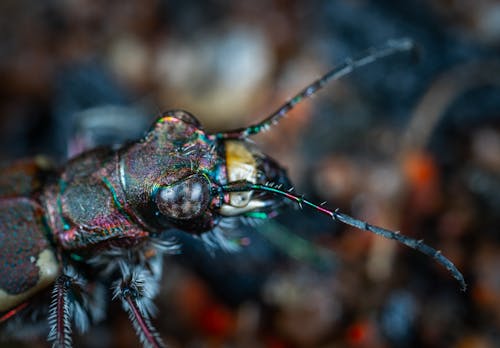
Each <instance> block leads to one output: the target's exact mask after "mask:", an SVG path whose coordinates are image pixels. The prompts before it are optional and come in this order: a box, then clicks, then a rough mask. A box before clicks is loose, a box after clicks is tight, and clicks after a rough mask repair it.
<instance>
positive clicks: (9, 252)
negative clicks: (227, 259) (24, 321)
mask: <svg viewBox="0 0 500 348" xmlns="http://www.w3.org/2000/svg"><path fill="white" fill-rule="evenodd" d="M412 48H413V43H412V41H411V40H409V39H398V40H389V41H388V42H387V43H385V44H384V45H382V46H380V47H378V48H375V49H372V50H371V51H369V52H368V53H365V54H363V55H361V56H359V57H358V58H355V59H347V60H346V61H345V62H344V63H343V64H341V65H340V66H338V67H336V68H334V69H333V70H331V71H329V72H328V73H326V74H325V75H323V76H322V77H321V78H319V79H317V80H316V81H314V82H313V83H311V84H309V85H308V86H307V87H306V88H304V89H303V90H302V91H301V92H299V93H298V94H297V95H296V96H295V97H293V98H292V99H290V100H289V101H288V102H286V103H285V104H283V105H282V106H280V107H279V108H278V109H277V110H276V111H275V112H274V113H272V114H271V115H270V116H268V117H267V118H265V119H264V120H263V121H261V122H259V123H256V124H254V125H251V126H249V127H245V128H240V129H235V130H231V131H227V132H221V133H213V134H209V133H206V132H205V131H204V129H203V127H202V126H201V124H200V123H199V121H198V120H197V119H196V117H194V116H193V115H191V114H190V113H188V112H186V111H182V110H173V111H168V112H165V113H164V114H162V115H161V116H160V117H159V118H158V119H157V120H156V122H154V124H153V125H152V127H151V129H150V130H149V131H148V132H147V133H146V135H145V136H144V137H143V138H142V139H141V140H139V141H136V142H132V143H128V144H125V145H123V146H121V147H119V148H112V147H101V148H97V149H93V150H89V151H87V152H84V153H82V154H80V155H78V156H77V157H75V158H73V159H71V160H70V161H69V162H67V163H66V164H65V165H64V166H63V167H62V168H59V169H56V168H54V167H51V166H50V165H48V164H47V162H46V161H44V160H43V159H41V158H35V159H32V160H25V161H21V162H18V163H16V164H14V165H11V166H9V167H6V168H4V169H3V171H2V177H1V179H0V197H1V198H0V248H1V254H0V312H1V313H2V314H1V316H0V323H6V322H7V321H10V320H11V319H13V318H14V317H18V315H20V314H22V313H23V312H27V311H29V310H30V308H31V307H32V302H33V303H35V302H36V301H34V299H35V298H38V297H42V298H43V296H45V297H47V296H48V295H47V293H48V291H49V290H50V289H52V293H51V295H50V297H51V299H50V305H49V306H45V311H48V321H49V328H50V332H49V335H48V340H49V341H50V342H52V343H53V346H56V347H70V346H71V344H72V340H71V334H72V326H73V324H72V323H74V325H75V326H76V328H77V329H78V330H79V331H81V332H83V331H85V330H86V328H87V327H88V325H89V323H91V322H96V321H98V320H100V319H102V317H103V316H104V314H103V311H104V310H103V306H104V304H103V303H104V302H105V301H104V296H105V294H106V292H109V291H108V289H109V288H111V289H112V291H111V292H112V294H110V295H109V296H112V297H113V298H115V299H119V300H120V301H121V302H122V306H123V308H124V310H125V311H127V312H128V315H129V317H130V320H131V322H132V324H133V326H134V328H135V331H136V333H137V335H138V336H139V339H140V341H141V342H142V344H143V345H144V346H145V347H161V346H163V343H162V340H161V338H160V336H159V335H158V333H157V331H156V330H155V329H154V327H153V325H152V323H151V318H152V316H153V313H154V305H153V302H152V301H153V298H154V297H155V296H156V295H157V294H158V291H159V289H158V282H159V279H160V277H161V273H162V256H163V255H164V254H166V253H169V252H173V251H174V250H175V248H176V246H175V244H173V243H171V242H169V241H165V240H164V239H163V238H162V234H163V233H164V232H165V231H167V230H171V229H178V230H181V231H184V232H186V233H189V234H193V235H196V236H200V237H201V238H202V239H204V240H206V241H207V242H213V241H216V242H220V243H224V232H225V228H227V226H225V224H226V223H227V222H228V221H233V220H235V219H238V218H241V217H245V218H254V219H268V218H271V217H273V216H275V215H276V214H277V212H278V211H279V210H280V209H281V208H282V207H283V206H284V205H285V203H286V202H290V201H291V202H294V203H296V204H297V205H298V206H300V207H301V208H302V207H303V206H308V207H310V208H313V209H315V210H316V211H318V212H320V213H323V214H326V215H327V216H329V217H330V218H332V219H333V220H337V221H340V222H342V223H344V224H348V225H351V226H354V227H356V228H358V229H361V230H366V231H369V232H373V233H375V234H378V235H381V236H383V237H386V238H389V239H394V240H396V241H398V242H401V243H403V244H405V245H407V246H409V247H411V248H414V249H416V250H418V251H420V252H422V253H424V254H426V255H429V256H431V257H432V258H433V259H435V260H436V261H437V262H438V263H440V264H441V265H443V266H444V267H446V268H447V269H448V270H449V271H450V272H451V274H452V276H453V277H455V278H456V279H457V280H458V281H459V283H460V285H461V288H462V289H463V290H465V288H466V284H465V281H464V278H463V276H462V274H461V273H460V271H459V270H458V269H457V268H456V267H455V266H454V264H453V263H452V262H451V261H450V260H449V259H447V258H446V257H445V256H443V255H442V254H441V253H440V252H439V251H438V250H436V249H434V248H432V247H430V246H428V245H426V244H424V243H423V241H418V240H414V239H412V238H409V237H406V236H403V235H401V234H399V233H398V232H394V231H390V230H387V229H384V228H380V227H377V226H373V225H370V224H368V223H366V222H363V221H360V220H358V219H355V218H352V217H350V216H349V215H346V214H344V213H341V212H339V211H338V210H329V209H327V208H325V207H323V206H322V205H318V204H315V203H313V202H311V201H309V200H307V199H305V198H303V197H302V196H300V195H296V194H294V193H293V192H292V190H291V189H292V186H291V183H290V181H289V179H288V177H287V174H286V171H285V170H284V169H283V168H282V167H281V166H280V165H279V164H278V163H277V162H276V161H275V160H273V159H272V158H270V157H269V156H266V155H265V154H263V153H261V152H260V151H259V150H258V149H257V148H256V147H255V146H254V145H253V144H251V143H250V142H249V141H248V138H249V137H250V136H252V135H255V134H258V133H260V132H262V131H265V130H267V129H269V128H270V127H271V126H272V125H273V124H276V123H278V122H279V121H280V120H281V119H282V118H283V117H284V116H285V115H286V114H287V113H288V112H289V111H290V110H291V109H292V108H293V107H294V106H295V105H296V104H297V103H299V102H301V101H302V100H304V99H306V98H308V97H310V96H311V95H313V94H315V93H316V92H317V91H318V90H320V89H321V88H323V86H324V85H325V84H326V83H327V82H329V81H333V80H336V79H339V78H340V77H342V76H345V75H347V74H349V73H350V72H351V71H353V70H354V69H356V68H358V67H361V66H363V65H366V64H369V63H372V62H374V61H376V60H377V59H379V58H383V57H387V56H389V55H392V54H395V53H397V52H405V51H409V50H411V49H412ZM230 228H233V227H232V226H230ZM47 307H48V308H47ZM42 313H43V312H42Z"/></svg>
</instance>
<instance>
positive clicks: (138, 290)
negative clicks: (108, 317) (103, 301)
mask: <svg viewBox="0 0 500 348" xmlns="http://www.w3.org/2000/svg"><path fill="white" fill-rule="evenodd" d="M120 268H121V270H122V279H120V280H118V281H116V282H115V284H114V294H113V299H115V298H120V299H121V301H122V306H123V309H124V310H125V311H126V312H127V313H128V317H129V319H130V321H131V322H132V325H133V326H134V329H135V332H136V333H137V336H139V339H140V340H141V343H142V344H143V345H144V347H151V348H159V347H165V345H164V344H163V342H162V340H161V338H160V337H159V335H158V333H157V331H156V329H155V328H154V327H153V325H152V324H151V316H152V315H153V314H154V313H153V312H154V310H155V307H154V305H153V302H152V299H151V298H152V294H151V289H150V287H151V285H152V284H154V282H155V280H154V279H153V277H152V275H151V273H150V272H148V271H147V270H145V269H144V268H143V267H136V268H135V269H130V267H128V266H127V265H125V264H124V263H122V264H120Z"/></svg>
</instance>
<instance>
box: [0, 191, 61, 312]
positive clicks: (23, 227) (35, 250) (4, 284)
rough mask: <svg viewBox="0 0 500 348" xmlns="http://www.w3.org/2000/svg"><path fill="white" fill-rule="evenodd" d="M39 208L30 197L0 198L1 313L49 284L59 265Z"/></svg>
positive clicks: (54, 276)
mask: <svg viewBox="0 0 500 348" xmlns="http://www.w3.org/2000/svg"><path fill="white" fill-rule="evenodd" d="M47 236H48V231H47V227H46V224H45V223H44V216H43V211H42V208H41V207H40V206H39V205H38V204H37V203H36V202H35V201H33V200H31V199H29V198H11V199H0V250H1V252H0V311H5V310H9V309H11V308H13V307H14V306H16V305H18V304H20V303H22V302H23V301H24V300H26V299H28V298H29V297H30V296H32V295H33V294H34V293H37V292H38V291H40V290H42V289H44V288H46V287H47V286H48V285H50V284H51V283H52V282H53V281H54V280H55V278H56V277H57V275H58V273H59V264H58V262H57V261H56V258H55V254H54V251H53V250H52V247H51V245H50V243H49V240H48V239H47Z"/></svg>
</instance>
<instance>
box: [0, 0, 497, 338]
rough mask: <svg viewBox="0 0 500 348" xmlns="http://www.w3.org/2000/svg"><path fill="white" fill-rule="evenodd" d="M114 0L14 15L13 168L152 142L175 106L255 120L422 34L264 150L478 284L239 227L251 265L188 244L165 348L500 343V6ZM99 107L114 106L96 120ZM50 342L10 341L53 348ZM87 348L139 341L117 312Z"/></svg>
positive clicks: (6, 84)
mask: <svg viewBox="0 0 500 348" xmlns="http://www.w3.org/2000/svg"><path fill="white" fill-rule="evenodd" d="M103 3H104V2H100V1H92V0H74V1H67V2H59V1H45V2H43V3H42V2H40V3H38V2H32V1H13V0H3V1H2V2H0V13H1V15H0V32H1V33H2V39H1V40H0V81H2V83H1V85H0V159H1V160H2V161H8V160H12V159H15V158H21V157H26V156H32V155H35V154H40V153H43V154H47V155H50V156H52V157H54V158H55V159H56V160H57V161H59V163H63V162H64V160H65V158H66V157H67V156H68V153H73V152H75V151H77V149H78V147H79V144H80V143H79V141H80V140H81V138H82V137H84V136H85V135H90V136H91V137H92V138H91V139H90V140H89V139H88V140H87V141H88V142H90V143H96V144H97V143H105V142H110V141H111V142H115V141H117V140H119V141H124V140H126V139H133V138H137V137H140V136H141V135H142V134H143V132H144V131H145V130H146V129H147V127H148V124H149V123H150V122H151V121H152V120H153V119H154V117H155V115H157V114H158V112H159V111H162V110H167V109H173V108H182V109H186V110H188V111H190V112H192V113H193V114H195V115H197V116H198V117H199V118H200V120H201V121H202V123H203V124H204V125H205V127H206V128H207V129H210V130H222V129H228V128H233V127H241V126H244V125H248V124H250V123H251V122H255V121H256V120H259V119H262V118H263V117H264V116H265V115H266V114H268V113H270V112H271V111H274V109H275V108H276V107H278V106H279V105H280V104H281V103H282V102H283V101H285V100H286V99H287V98H288V97H290V96H292V95H293V93H295V92H296V91H298V90H299V89H300V88H301V87H303V86H305V85H306V84H307V83H308V82H310V81H312V80H313V79H314V78H316V77H318V76H319V75H321V74H322V73H323V72H325V71H326V70H328V69H329V68H331V67H332V66H334V65H335V64H337V63H339V62H341V61H342V59H344V58H346V57H348V56H350V55H353V54H356V53H358V52H360V51H362V50H364V49H366V48H368V47H371V46H374V45H378V44H381V43H383V42H385V41H386V40H387V39H389V38H395V37H402V36H406V37H410V38H412V39H413V40H414V41H415V42H416V43H417V45H418V48H419V50H418V55H408V54H400V55H396V56H393V57H391V58H388V59H386V60H383V61H380V62H378V63H376V64H374V65H370V66H368V67H366V68H363V69H361V70H359V71H357V72H355V73H354V74H352V75H350V76H349V77H347V78H345V79H343V80H342V81H339V82H336V83H333V84H332V85H331V86H329V87H327V88H326V89H325V90H323V91H321V92H320V93H319V94H318V95H317V96H316V97H315V98H313V99H312V100H309V101H306V102H304V103H303V104H301V105H300V106H299V107H297V108H296V110H294V111H293V112H292V113H291V114H290V115H289V117H288V118H287V119H286V120H284V121H283V122H282V123H280V125H279V126H277V127H275V129H274V130H272V131H270V132H268V133H266V134H264V135H262V136H258V137H256V138H255V141H256V142H257V143H258V144H259V146H261V148H262V149H263V151H264V152H266V153H270V154H272V155H273V156H274V157H275V158H276V159H278V160H279V162H280V163H281V164H282V165H283V166H285V167H287V168H288V172H289V174H290V177H291V179H292V180H293V182H294V183H295V185H296V188H297V190H298V191H299V192H303V193H305V194H306V196H307V197H308V198H311V199H313V200H314V201H317V202H321V201H325V200H326V201H328V206H330V207H340V208H341V209H342V210H343V211H346V212H349V213H350V214H351V215H353V216H355V217H358V218H361V219H364V220H367V221H370V222H372V223H375V224H378V225H381V226H385V227H388V228H391V229H393V230H401V231H402V233H404V234H407V235H410V236H412V237H414V238H419V239H420V238H424V239H425V240H426V242H427V243H429V244H430V245H432V246H434V247H436V248H437V249H440V250H442V251H443V253H444V254H445V255H447V256H448V257H449V258H450V259H451V260H452V261H453V262H454V263H455V264H456V265H457V267H458V268H459V269H460V270H461V271H463V273H464V275H465V277H466V280H467V282H468V285H469V288H468V290H467V292H465V293H462V292H460V290H459V287H458V284H457V283H456V282H455V281H454V280H453V279H452V278H451V277H450V275H449V274H448V273H447V272H446V271H445V270H444V269H442V267H440V266H439V265H437V264H436V263H435V262H434V261H433V260H432V259H430V258H428V257H426V256H424V255H422V254H420V253H418V252H415V251H413V250H411V249H408V248H405V247H400V246H399V245H397V244H395V243H394V242H390V241H386V240H384V239H381V238H379V237H376V236H373V235H371V234H369V233H366V232H359V231H355V230H352V229H349V228H345V227H344V226H341V225H340V224H338V223H333V222H331V221H330V220H329V219H327V218H325V217H323V216H320V215H319V214H317V213H315V212H312V211H307V210H304V211H300V210H294V209H293V208H290V209H288V210H287V211H285V212H283V214H282V215H281V216H280V217H278V218H277V219H275V220H273V221H272V222H270V223H268V224H264V225H261V226H257V227H255V228H249V227H242V234H243V235H246V236H247V237H248V238H249V239H248V240H247V241H248V242H249V246H247V247H245V248H243V250H242V251H241V252H240V253H238V254H227V253H224V252H216V253H215V256H214V257H212V256H211V254H210V253H209V252H207V250H206V248H205V247H204V246H202V245H201V244H200V243H199V242H196V241H193V240H191V239H190V238H188V237H182V236H181V238H183V239H182V240H183V242H184V248H183V254H182V255H178V256H172V257H169V258H167V259H166V260H165V272H164V281H163V285H162V287H163V290H162V292H161V296H160V298H158V299H157V301H156V303H157V305H158V307H159V314H158V316H157V318H156V319H155V321H154V322H155V324H156V326H157V327H158V330H159V331H160V333H161V335H162V337H163V338H164V339H165V340H166V341H167V342H168V343H169V347H272V348H280V347H457V348H472V347H474V348H475V347H480V348H483V347H498V346H500V270H499V269H500V227H499V226H500V209H499V207H500V4H499V3H498V2H496V1H494V0H482V1H475V2H474V1H466V0H447V1H445V0H434V1H431V0H427V1H416V0H411V1H405V2H403V1H378V2H373V3H372V2H369V1H363V0H357V1H355V0H351V1H348V0H343V1H308V2H305V1H304V2H299V1H271V2H268V1H263V0H253V1H251V2H246V1H241V2H230V1H207V2H203V3H198V2H197V1H193V0H190V1H155V0H147V1H125V2H122V1H109V2H106V5H104V4H103ZM103 105H108V106H109V105H112V106H114V107H115V108H114V109H110V108H108V109H104V111H103V109H99V110H100V111H95V110H96V109H94V111H93V112H90V113H89V112H86V113H83V112H82V111H84V110H88V109H89V108H94V107H101V106H103ZM117 107H119V109H117ZM123 119H126V120H127V121H123ZM91 121H92V122H94V123H91ZM417 129H422V131H421V132H417V131H416V130H417ZM296 236H299V237H301V238H303V239H300V238H297V237H296ZM45 335H46V333H43V334H42V336H41V338H34V339H32V340H30V341H28V342H27V343H24V344H23V343H21V342H18V341H12V342H5V343H0V347H18V346H19V347H24V346H26V347H32V346H33V347H34V346H36V347H43V346H46V344H45V343H44V341H45V338H44V337H45ZM75 340H76V344H75V345H76V346H78V347H97V346H102V347H108V346H110V347H138V346H139V343H138V340H137V339H136V338H135V335H134V333H133V330H132V329H131V327H130V326H129V324H128V320H127V318H126V315H125V314H123V313H121V311H120V308H119V306H117V305H116V304H115V305H114V306H111V308H110V314H109V317H108V319H107V320H106V321H105V322H103V323H101V324H99V325H97V327H94V328H92V329H91V330H90V332H89V333H88V334H86V335H84V336H79V337H76V339H75Z"/></svg>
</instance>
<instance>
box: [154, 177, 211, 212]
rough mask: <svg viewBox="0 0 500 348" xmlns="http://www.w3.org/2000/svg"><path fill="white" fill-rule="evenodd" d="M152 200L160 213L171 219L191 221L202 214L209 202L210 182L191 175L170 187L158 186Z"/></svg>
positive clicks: (204, 178)
mask: <svg viewBox="0 0 500 348" xmlns="http://www.w3.org/2000/svg"><path fill="white" fill-rule="evenodd" d="M154 200H155V203H156V206H157V207H158V210H159V211H160V213H161V214H162V215H164V216H166V217H169V218H173V219H192V218H195V217H197V216H200V215H201V214H203V213H204V212H205V211H206V210H207V208H208V205H209V203H210V201H211V195H210V182H209V180H208V179H207V178H206V177H205V176H202V175H198V174H195V175H191V176H189V177H187V178H185V179H183V180H180V181H177V182H175V183H173V184H171V185H167V186H160V188H159V189H158V190H157V191H156V193H155V196H154Z"/></svg>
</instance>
